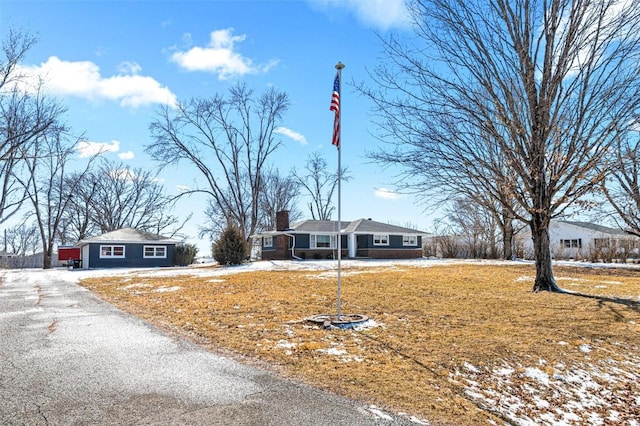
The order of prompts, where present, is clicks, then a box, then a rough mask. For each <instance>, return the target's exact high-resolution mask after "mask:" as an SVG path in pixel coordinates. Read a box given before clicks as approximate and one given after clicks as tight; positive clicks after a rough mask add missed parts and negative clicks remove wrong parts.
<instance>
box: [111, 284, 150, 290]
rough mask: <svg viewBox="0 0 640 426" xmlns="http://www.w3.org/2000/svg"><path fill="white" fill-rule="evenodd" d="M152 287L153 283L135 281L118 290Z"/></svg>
mask: <svg viewBox="0 0 640 426" xmlns="http://www.w3.org/2000/svg"><path fill="white" fill-rule="evenodd" d="M151 287H153V286H152V285H151V284H144V283H133V284H128V285H125V286H124V287H120V288H119V289H118V290H133V289H139V288H151Z"/></svg>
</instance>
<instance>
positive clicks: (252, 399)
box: [0, 270, 410, 425]
mask: <svg viewBox="0 0 640 426" xmlns="http://www.w3.org/2000/svg"><path fill="white" fill-rule="evenodd" d="M64 273H69V274H73V272H72V271H62V272H60V271H30V270H21V271H3V272H0V277H1V279H2V282H1V283H0V424H1V425H107V424H108V425H114V424H126V425H401V424H410V422H409V420H407V419H406V418H404V417H399V416H394V415H390V414H388V413H382V412H380V411H379V410H377V409H375V408H372V407H369V406H367V405H364V404H361V403H358V402H354V401H350V400H348V399H344V398H340V397H337V396H335V395H332V394H330V393H327V392H323V391H319V390H317V389H314V388H311V387H309V386H304V385H300V384H297V383H294V382H291V381H288V380H284V379H282V378H279V377H277V376H275V375H274V374H272V373H270V372H267V371H263V370H261V369H259V368H255V367H253V366H248V365H244V364H240V363H238V362H236V361H233V360H230V359H228V358H225V357H222V356H219V355H216V354H213V353H210V352H207V351H205V350H204V349H202V348H200V347H198V346H196V345H194V344H192V343H189V342H186V341H184V340H181V339H179V338H176V337H173V336H170V335H167V334H165V333H163V332H161V331H159V330H158V329H156V328H154V327H152V326H150V325H149V324H147V323H145V322H144V321H141V320H140V319H137V318H136V317H133V316H131V315H129V314H126V313H124V312H122V311H120V310H118V309H116V308H114V307H113V306H111V305H109V304H107V303H105V302H103V301H101V300H100V299H98V298H97V297H96V296H94V295H93V294H92V293H91V292H89V291H88V290H86V289H84V288H83V287H80V286H79V285H77V284H75V283H73V280H68V279H65V278H64V275H63V274H64Z"/></svg>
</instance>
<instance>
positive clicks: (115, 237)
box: [76, 228, 180, 247]
mask: <svg viewBox="0 0 640 426" xmlns="http://www.w3.org/2000/svg"><path fill="white" fill-rule="evenodd" d="M102 242H105V243H107V242H108V243H147V242H153V243H156V244H178V243H179V242H180V241H178V240H176V239H173V238H169V237H164V236H162V235H159V234H153V233H151V232H145V231H140V230H138V229H135V228H122V229H117V230H115V231H111V232H106V233H104V234H102V235H98V236H95V237H91V238H86V239H84V240H82V241H80V242H78V244H76V246H80V247H82V246H85V245H87V244H90V243H102Z"/></svg>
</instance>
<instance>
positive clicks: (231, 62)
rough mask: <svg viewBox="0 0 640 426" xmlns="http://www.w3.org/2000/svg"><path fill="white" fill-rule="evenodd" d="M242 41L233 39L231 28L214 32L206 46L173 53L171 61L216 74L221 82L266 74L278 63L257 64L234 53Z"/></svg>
mask: <svg viewBox="0 0 640 426" xmlns="http://www.w3.org/2000/svg"><path fill="white" fill-rule="evenodd" d="M245 38H246V35H245V34H242V35H237V36H234V35H233V28H227V29H224V30H217V31H213V32H211V35H210V40H209V44H208V45H207V46H205V47H199V46H194V47H191V48H190V49H189V50H186V51H178V52H175V53H174V54H173V55H171V60H172V61H173V62H175V63H177V64H178V65H180V66H181V67H182V68H184V69H186V70H188V71H206V72H212V73H215V74H217V75H218V79H220V80H226V79H229V78H232V77H235V76H242V75H245V74H256V73H260V72H267V71H269V70H270V69H271V68H272V67H273V66H275V65H276V64H277V61H271V62H268V63H267V64H262V65H256V64H254V63H253V60H251V59H250V58H247V57H245V56H242V55H241V54H240V53H238V52H236V51H235V48H236V46H235V45H236V43H238V42H242V41H244V40H245ZM188 40H190V36H189V37H188Z"/></svg>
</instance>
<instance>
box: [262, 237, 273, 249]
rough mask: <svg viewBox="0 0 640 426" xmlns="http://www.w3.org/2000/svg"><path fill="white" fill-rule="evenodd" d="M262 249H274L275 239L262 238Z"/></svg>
mask: <svg viewBox="0 0 640 426" xmlns="http://www.w3.org/2000/svg"><path fill="white" fill-rule="evenodd" d="M262 238H263V240H262V247H273V237H262Z"/></svg>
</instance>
